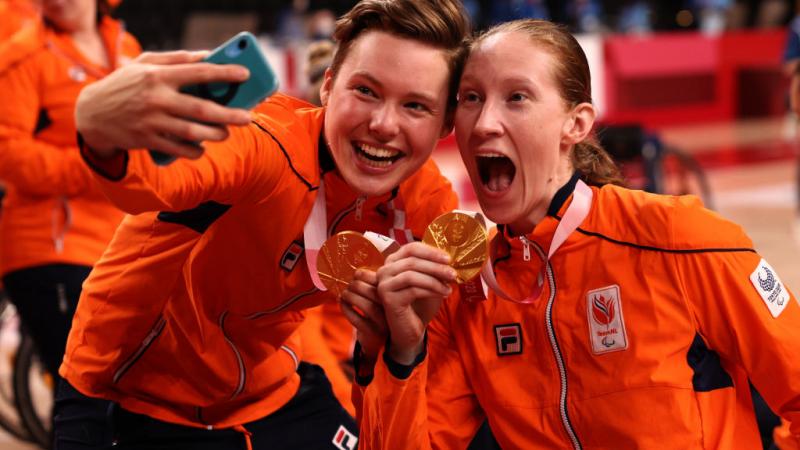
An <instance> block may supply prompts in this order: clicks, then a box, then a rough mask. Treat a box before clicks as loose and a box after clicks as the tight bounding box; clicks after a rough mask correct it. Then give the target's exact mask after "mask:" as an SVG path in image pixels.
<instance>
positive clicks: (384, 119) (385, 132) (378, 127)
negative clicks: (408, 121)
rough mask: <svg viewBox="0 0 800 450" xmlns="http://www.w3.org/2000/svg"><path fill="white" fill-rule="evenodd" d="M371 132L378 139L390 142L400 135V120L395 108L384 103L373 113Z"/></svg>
mask: <svg viewBox="0 0 800 450" xmlns="http://www.w3.org/2000/svg"><path fill="white" fill-rule="evenodd" d="M369 131H370V133H372V134H373V135H374V136H376V137H377V138H378V139H381V140H383V141H389V140H391V139H393V138H394V137H395V136H397V134H398V133H400V118H399V117H398V113H397V111H396V110H395V108H394V107H393V106H392V105H390V104H386V103H384V104H383V105H381V106H380V107H379V108H376V109H375V110H374V111H373V112H372V117H370V121H369Z"/></svg>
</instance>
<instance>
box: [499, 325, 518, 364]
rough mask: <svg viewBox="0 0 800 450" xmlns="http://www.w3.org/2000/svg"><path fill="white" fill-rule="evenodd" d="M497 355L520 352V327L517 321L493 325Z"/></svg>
mask: <svg viewBox="0 0 800 450" xmlns="http://www.w3.org/2000/svg"><path fill="white" fill-rule="evenodd" d="M494 339H495V344H496V345H497V355H498V356H507V355H519V354H520V353H522V328H521V327H520V326H519V324H518V323H509V324H505V325H495V326H494Z"/></svg>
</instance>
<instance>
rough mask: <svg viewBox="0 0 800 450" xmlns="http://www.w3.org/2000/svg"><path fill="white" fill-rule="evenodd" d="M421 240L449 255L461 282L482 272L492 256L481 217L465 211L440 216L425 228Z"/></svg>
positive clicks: (457, 279)
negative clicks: (479, 218)
mask: <svg viewBox="0 0 800 450" xmlns="http://www.w3.org/2000/svg"><path fill="white" fill-rule="evenodd" d="M422 242H424V243H426V244H428V245H431V246H433V247H436V248H440V249H442V250H444V251H446V252H447V253H449V254H450V265H451V266H452V267H453V268H454V269H456V273H457V277H456V281H457V282H458V283H464V282H466V281H469V280H471V279H472V278H474V277H475V276H476V275H478V273H480V271H481V268H482V267H483V263H484V262H486V259H487V258H488V257H489V237H488V235H487V233H486V228H485V227H484V226H483V224H481V223H480V222H479V221H478V219H475V218H474V217H471V216H469V215H468V214H464V213H462V212H457V211H453V212H449V213H445V214H442V215H441V216H439V217H437V218H436V219H435V220H434V221H433V222H431V224H430V225H428V228H427V229H426V230H425V235H424V236H423V237H422Z"/></svg>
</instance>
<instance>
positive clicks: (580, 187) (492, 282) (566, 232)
mask: <svg viewBox="0 0 800 450" xmlns="http://www.w3.org/2000/svg"><path fill="white" fill-rule="evenodd" d="M592 195H593V194H592V189H591V188H590V187H589V186H587V185H586V183H584V182H583V181H582V180H578V182H577V183H576V185H575V191H574V192H573V194H572V203H570V205H569V207H567V211H566V212H565V213H564V217H562V218H561V221H560V222H559V223H558V226H557V227H556V231H555V233H554V234H553V240H552V241H551V243H550V250H549V251H548V253H547V258H545V260H544V261H543V262H542V269H541V271H540V272H539V274H538V276H537V278H538V279H539V280H544V275H545V271H546V270H547V264H548V263H549V261H550V258H552V256H553V254H555V252H556V250H558V248H559V247H561V244H563V243H564V242H565V241H566V240H567V238H568V237H569V236H570V235H571V234H572V233H573V232H574V231H575V230H576V229H578V227H579V226H580V224H581V223H583V221H584V219H586V216H588V215H589V210H590V209H591V207H592ZM495 239H501V236H500V235H499V234H498V235H497V236H495ZM492 248H493V246H492ZM481 278H482V279H483V281H484V282H485V283H486V284H487V285H488V287H489V288H490V289H491V290H493V291H494V293H495V294H496V295H497V296H498V297H500V298H502V299H504V300H508V301H511V302H514V303H523V304H526V303H532V302H534V301H535V300H536V299H537V298H539V296H540V295H541V293H542V290H543V287H544V282H541V283H536V285H535V286H534V287H533V290H532V291H531V293H530V295H529V296H528V297H526V298H524V299H522V300H517V299H514V298H512V297H511V296H509V295H508V294H506V293H505V292H504V291H503V289H501V288H500V285H499V284H498V283H497V278H495V276H494V270H493V269H492V264H491V255H490V257H489V262H488V264H485V265H484V266H483V269H482V270H481Z"/></svg>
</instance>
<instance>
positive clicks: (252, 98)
mask: <svg viewBox="0 0 800 450" xmlns="http://www.w3.org/2000/svg"><path fill="white" fill-rule="evenodd" d="M203 61H205V62H210V63H214V64H238V65H241V66H245V67H247V69H248V70H249V71H250V78H248V79H247V81H245V82H243V83H207V84H193V85H189V86H183V87H182V88H181V89H180V91H181V92H183V93H185V94H189V95H194V96H196V97H200V98H204V99H207V100H211V101H214V102H216V103H219V104H220V105H224V106H228V107H231V108H242V109H251V108H253V107H255V106H256V105H258V104H259V103H261V102H262V101H263V100H264V99H265V98H267V97H269V96H270V95H272V94H274V93H275V91H277V90H278V77H277V76H275V71H274V70H272V67H270V65H269V63H268V62H267V58H266V57H265V56H264V54H263V53H262V52H261V47H260V46H259V45H258V41H257V40H256V38H255V36H253V35H252V34H250V33H248V32H247V31H243V32H241V33H239V34H237V35H236V36H234V37H232V38H230V39H228V40H227V41H226V42H225V43H224V44H222V45H220V46H219V47H217V48H216V49H215V50H214V51H213V52H211V54H209V55H208V56H206V57H205V58H204V59H203ZM197 145H199V143H198V144H197ZM150 156H151V157H152V158H153V161H155V163H156V164H159V165H166V164H169V163H170V162H172V161H173V160H174V159H175V157H174V156H171V155H167V154H165V153H162V152H158V151H155V150H151V151H150Z"/></svg>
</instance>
